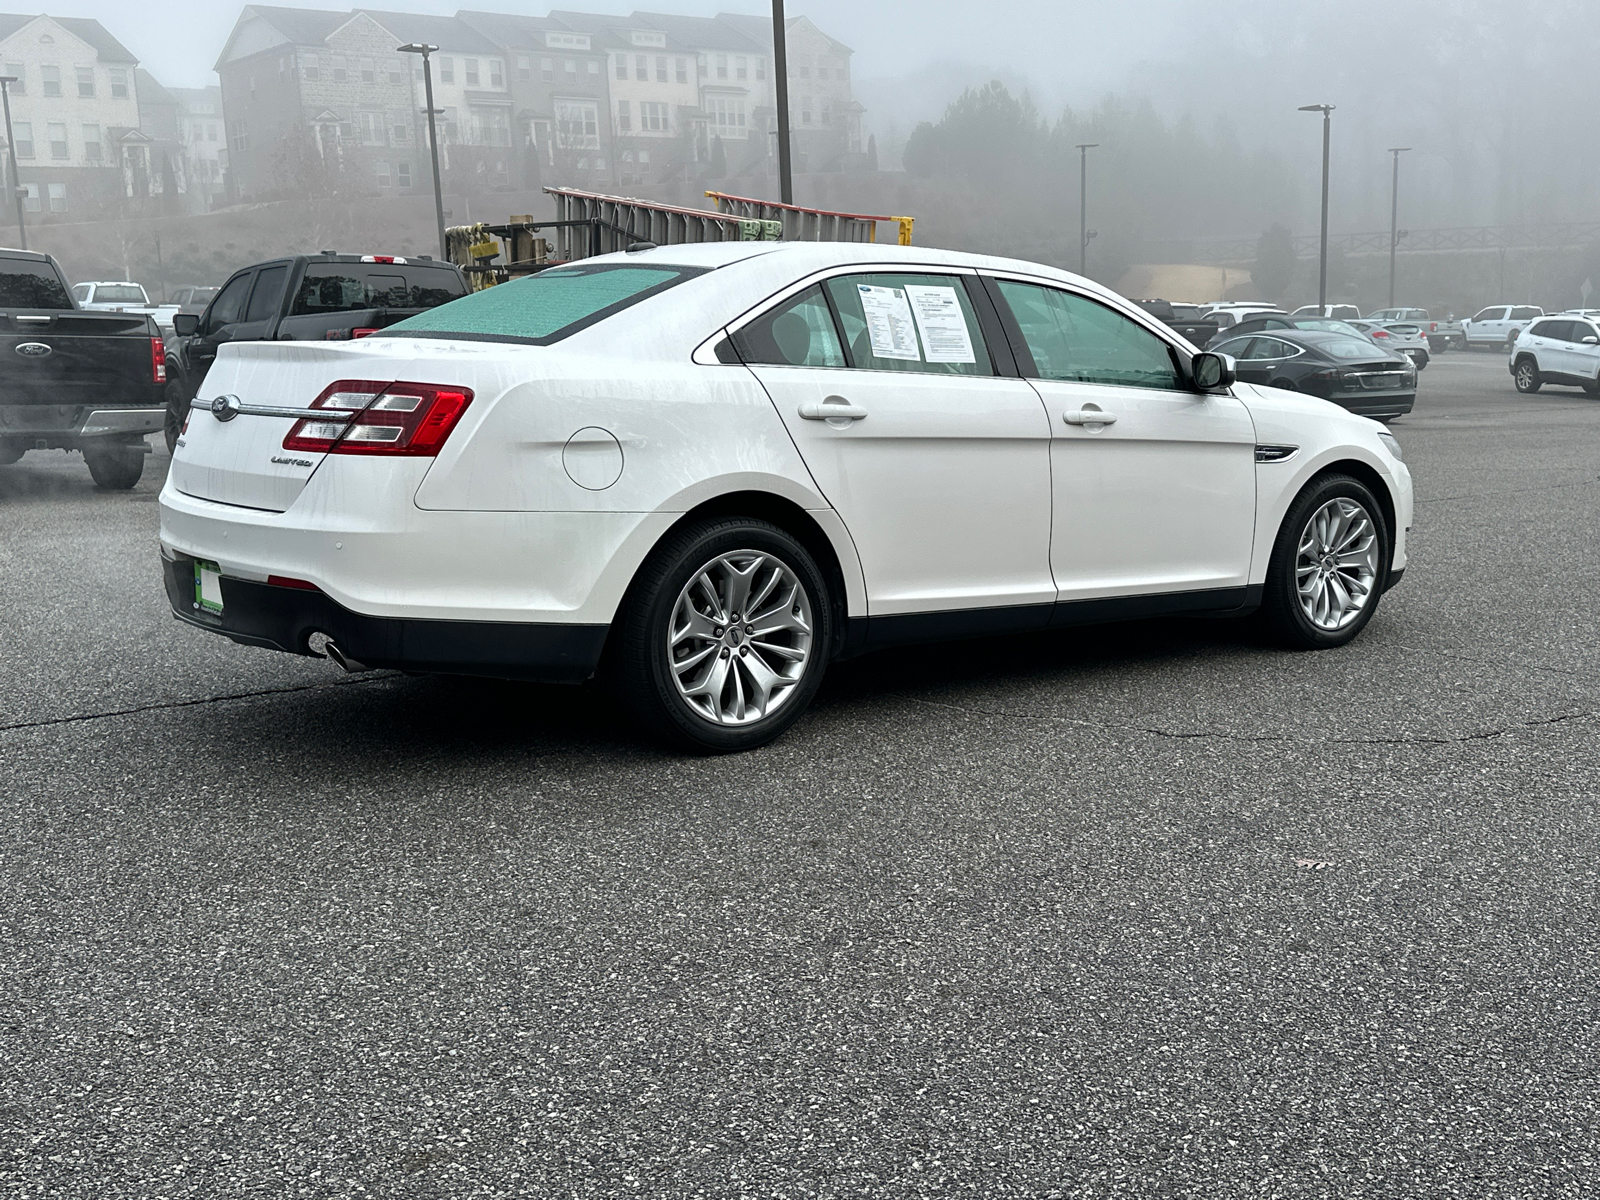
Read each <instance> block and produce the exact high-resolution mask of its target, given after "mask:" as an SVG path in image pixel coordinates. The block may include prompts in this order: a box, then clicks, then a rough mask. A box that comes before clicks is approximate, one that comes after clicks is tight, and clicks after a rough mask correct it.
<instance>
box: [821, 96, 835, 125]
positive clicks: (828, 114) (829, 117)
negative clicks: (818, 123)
mask: <svg viewBox="0 0 1600 1200" xmlns="http://www.w3.org/2000/svg"><path fill="white" fill-rule="evenodd" d="M822 123H823V124H824V125H832V124H833V110H832V109H831V108H829V107H828V102H827V101H826V100H824V101H823V102H822Z"/></svg>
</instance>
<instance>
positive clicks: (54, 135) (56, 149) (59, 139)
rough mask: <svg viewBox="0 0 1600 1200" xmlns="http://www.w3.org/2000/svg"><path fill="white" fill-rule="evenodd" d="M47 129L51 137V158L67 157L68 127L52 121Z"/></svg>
mask: <svg viewBox="0 0 1600 1200" xmlns="http://www.w3.org/2000/svg"><path fill="white" fill-rule="evenodd" d="M45 129H46V130H47V131H48V132H49V135H50V157H51V158H65V157H67V127H66V126H65V125H63V124H60V123H59V122H56V121H51V122H50V124H49V125H47V126H45Z"/></svg>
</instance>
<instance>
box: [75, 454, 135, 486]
mask: <svg viewBox="0 0 1600 1200" xmlns="http://www.w3.org/2000/svg"><path fill="white" fill-rule="evenodd" d="M144 450H145V448H144V446H142V445H133V446H106V447H103V448H101V449H97V450H85V451H84V452H83V461H84V462H85V463H87V464H88V465H89V474H90V475H91V476H92V477H93V478H94V481H95V483H96V484H97V485H99V486H100V487H103V488H106V489H107V490H109V491H114V492H125V491H127V490H128V489H129V488H131V487H132V486H133V485H134V484H136V483H138V482H139V476H141V475H143V474H144Z"/></svg>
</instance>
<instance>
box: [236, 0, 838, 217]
mask: <svg viewBox="0 0 1600 1200" xmlns="http://www.w3.org/2000/svg"><path fill="white" fill-rule="evenodd" d="M787 36H788V38H789V44H790V95H791V110H792V118H793V119H792V122H791V124H792V132H793V138H794V145H795V150H796V167H797V169H799V170H841V169H849V168H851V167H852V166H856V165H859V164H860V163H861V162H862V161H864V157H865V156H864V155H862V154H861V149H862V146H861V119H860V118H861V109H860V106H859V105H857V104H855V102H854V100H853V97H852V96H851V91H850V56H851V51H850V49H849V47H847V46H845V45H843V43H841V42H838V41H837V40H836V39H833V38H831V37H829V36H827V35H826V34H824V33H823V32H822V31H821V30H819V29H817V28H816V26H815V25H813V24H812V23H811V22H810V21H809V20H807V19H806V18H803V17H797V18H793V19H791V20H790V21H789V23H788V26H787ZM410 42H422V43H426V44H429V45H433V46H437V47H438V48H439V49H438V51H437V52H436V53H434V54H433V56H432V69H433V82H434V104H435V108H436V110H437V113H436V115H437V120H438V128H439V143H440V167H441V174H442V175H443V177H444V185H445V188H446V189H447V190H450V191H459V190H466V191H483V190H496V189H506V188H530V189H531V188H535V187H537V186H539V185H540V184H543V183H554V182H562V183H573V184H576V185H578V186H587V187H604V186H613V185H621V184H629V185H632V184H641V183H651V182H666V181H670V180H673V179H693V180H697V181H698V180H702V179H706V180H710V179H716V180H718V181H726V180H736V179H739V178H741V177H746V176H748V177H760V176H765V175H768V174H771V173H772V172H773V171H774V169H775V167H774V161H773V160H774V159H775V156H776V124H777V121H776V115H777V109H776V101H775V95H776V89H775V81H774V80H773V77H772V62H773V58H772V46H771V28H770V25H768V24H767V23H766V22H764V21H763V20H762V19H761V18H758V17H741V16H737V15H733V14H727V13H724V14H720V15H718V16H715V17H682V16H676V15H673V14H668V13H652V12H634V13H632V14H630V15H628V16H625V17H624V16H608V15H602V14H594V13H584V12H578V11H569V10H556V11H553V12H551V13H550V14H549V15H548V16H545V17H533V16H520V15H516V14H509V13H493V12H483V11H477V10H463V11H461V12H458V13H457V14H456V15H455V16H453V17H438V16H422V15H417V14H411V13H396V12H390V11H386V10H380V9H353V10H351V11H349V12H334V11H328V10H313V9H295V8H283V7H274V6H267V5H259V4H248V5H246V6H245V7H244V9H243V11H242V12H241V14H240V17H239V20H238V22H237V23H236V25H235V27H234V30H233V32H232V34H231V35H230V36H229V38H228V42H227V45H226V46H225V47H224V49H223V52H222V55H221V57H220V58H219V59H218V62H217V72H218V75H219V77H220V78H221V81H222V82H221V89H220V92H221V99H222V107H223V116H224V129H225V133H226V137H227V147H226V150H227V155H228V161H229V164H230V167H229V171H228V180H229V186H230V189H231V192H232V194H233V195H234V196H236V197H238V198H248V199H270V198H273V197H276V196H288V195H303V194H307V193H308V192H312V193H315V192H326V191H336V190H340V189H346V190H354V191H357V192H361V191H367V192H379V193H382V192H400V193H405V192H412V191H416V190H418V189H419V188H426V187H428V186H429V185H430V182H431V181H430V180H429V179H428V178H427V177H426V175H427V171H428V166H427V157H428V156H427V140H426V139H427V132H426V120H425V118H424V116H423V115H422V111H421V110H422V107H423V104H424V101H423V80H422V73H421V62H420V60H419V59H418V58H417V57H416V56H404V55H400V54H399V53H398V51H397V49H396V47H398V46H399V45H401V44H404V43H410ZM402 60H404V61H402Z"/></svg>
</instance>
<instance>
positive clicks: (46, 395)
mask: <svg viewBox="0 0 1600 1200" xmlns="http://www.w3.org/2000/svg"><path fill="white" fill-rule="evenodd" d="M7 351H9V353H6V352H7ZM165 383H166V360H165V355H164V350H163V346H162V341H161V337H160V331H159V330H158V329H157V328H156V323H155V321H153V320H152V319H151V318H150V317H149V316H147V315H146V314H144V313H119V312H85V311H84V310H82V309H80V308H78V307H77V306H76V305H75V304H74V303H73V300H72V294H71V293H70V292H69V291H68V289H67V281H66V278H65V277H64V276H63V275H62V274H61V268H60V267H59V266H58V265H57V264H56V260H55V259H54V258H52V257H50V255H48V254H35V253H32V252H30V251H27V250H0V464H10V463H14V462H16V461H17V460H18V459H20V458H21V457H22V456H23V455H24V454H26V453H27V452H28V451H29V450H81V451H83V458H84V461H85V462H86V463H88V465H89V474H91V475H93V476H94V481H95V482H96V483H97V484H99V485H100V486H101V487H106V488H131V487H132V486H133V485H134V484H136V483H138V482H139V476H140V475H142V474H143V473H144V459H145V455H147V454H149V453H150V447H149V445H148V444H146V442H145V437H146V435H148V434H151V433H154V432H155V431H156V430H158V429H160V428H161V422H162V416H163V412H164V408H165V397H164V395H163V388H164V387H165Z"/></svg>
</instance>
